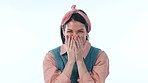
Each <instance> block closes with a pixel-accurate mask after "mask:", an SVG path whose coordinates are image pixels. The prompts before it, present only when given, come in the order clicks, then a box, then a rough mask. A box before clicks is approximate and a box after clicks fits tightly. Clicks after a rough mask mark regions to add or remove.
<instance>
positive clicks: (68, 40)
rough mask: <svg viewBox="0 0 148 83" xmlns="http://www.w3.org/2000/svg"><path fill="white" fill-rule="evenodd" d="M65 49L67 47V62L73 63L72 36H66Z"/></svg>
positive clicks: (74, 59)
mask: <svg viewBox="0 0 148 83" xmlns="http://www.w3.org/2000/svg"><path fill="white" fill-rule="evenodd" d="M65 44H66V49H67V55H68V62H69V63H73V64H74V63H75V61H76V58H75V53H74V38H73V36H68V35H67V36H66V42H65Z"/></svg>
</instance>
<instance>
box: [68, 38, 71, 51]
mask: <svg viewBox="0 0 148 83" xmlns="http://www.w3.org/2000/svg"><path fill="white" fill-rule="evenodd" d="M70 42H71V36H68V47H69V48H70Z"/></svg>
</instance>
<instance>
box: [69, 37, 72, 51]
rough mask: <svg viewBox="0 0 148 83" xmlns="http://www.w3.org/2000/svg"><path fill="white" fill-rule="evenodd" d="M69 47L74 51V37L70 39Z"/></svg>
mask: <svg viewBox="0 0 148 83" xmlns="http://www.w3.org/2000/svg"><path fill="white" fill-rule="evenodd" d="M69 43H70V44H69V47H70V49H72V46H73V36H71V37H70V42H69Z"/></svg>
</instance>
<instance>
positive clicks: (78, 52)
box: [74, 36, 85, 62]
mask: <svg viewBox="0 0 148 83" xmlns="http://www.w3.org/2000/svg"><path fill="white" fill-rule="evenodd" d="M84 47H85V45H84V42H83V40H82V38H81V37H79V36H78V37H77V38H75V48H74V52H75V56H76V62H81V61H83V56H84Z"/></svg>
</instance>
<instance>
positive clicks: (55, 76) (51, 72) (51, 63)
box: [43, 52, 72, 83]
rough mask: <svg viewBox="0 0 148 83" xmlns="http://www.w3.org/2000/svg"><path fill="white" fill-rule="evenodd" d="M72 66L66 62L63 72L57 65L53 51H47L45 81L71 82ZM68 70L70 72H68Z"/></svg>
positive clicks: (56, 82)
mask: <svg viewBox="0 0 148 83" xmlns="http://www.w3.org/2000/svg"><path fill="white" fill-rule="evenodd" d="M71 69H72V67H71V66H70V64H66V66H65V69H64V71H63V73H61V72H60V71H59V70H58V68H57V67H56V61H55V59H54V55H53V54H52V53H50V52H49V53H47V54H46V56H45V58H44V61H43V71H44V81H45V83H70V78H69V76H70V75H71V73H70V72H69V70H71ZM67 70H68V72H66V71H67Z"/></svg>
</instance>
